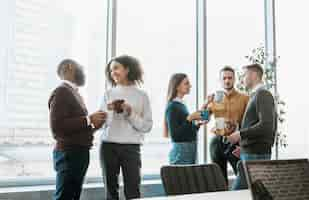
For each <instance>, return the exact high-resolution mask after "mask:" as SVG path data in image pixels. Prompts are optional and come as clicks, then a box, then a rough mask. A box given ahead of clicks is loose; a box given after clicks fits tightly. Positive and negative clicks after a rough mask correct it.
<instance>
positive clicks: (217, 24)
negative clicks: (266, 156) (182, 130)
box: [207, 0, 264, 161]
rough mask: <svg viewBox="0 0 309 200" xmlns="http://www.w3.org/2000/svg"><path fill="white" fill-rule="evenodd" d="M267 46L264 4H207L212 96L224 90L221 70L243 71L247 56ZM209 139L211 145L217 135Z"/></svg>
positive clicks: (212, 0)
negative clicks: (254, 50)
mask: <svg viewBox="0 0 309 200" xmlns="http://www.w3.org/2000/svg"><path fill="white" fill-rule="evenodd" d="M263 43H264V1H260V0H253V1H243V0H236V1H228V0H207V91H208V94H210V93H213V92H214V91H215V90H218V89H222V87H221V84H220V81H219V80H220V79H219V71H220V69H221V68H223V67H224V66H226V65H228V66H231V67H233V68H235V69H240V68H241V67H242V66H244V65H246V64H248V61H247V60H246V59H245V56H247V55H248V54H249V53H250V52H251V50H252V49H253V48H256V47H258V46H260V45H263ZM213 121H214V120H212V122H211V123H209V126H208V127H209V129H210V128H211V127H213V126H214V123H213ZM207 135H208V144H209V142H210V140H211V138H212V136H213V135H212V134H211V133H209V134H207ZM207 150H208V151H209V145H208V148H207ZM208 155H209V154H208ZM208 161H210V157H209V156H208Z"/></svg>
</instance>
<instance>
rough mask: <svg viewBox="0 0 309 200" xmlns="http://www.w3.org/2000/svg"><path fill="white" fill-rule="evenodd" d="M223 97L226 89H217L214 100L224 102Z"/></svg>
mask: <svg viewBox="0 0 309 200" xmlns="http://www.w3.org/2000/svg"><path fill="white" fill-rule="evenodd" d="M223 97H224V91H222V90H218V91H216V93H215V96H214V101H215V102H216V103H222V101H223Z"/></svg>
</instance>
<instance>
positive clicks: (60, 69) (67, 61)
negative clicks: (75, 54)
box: [57, 58, 79, 77]
mask: <svg viewBox="0 0 309 200" xmlns="http://www.w3.org/2000/svg"><path fill="white" fill-rule="evenodd" d="M69 65H75V66H79V64H78V63H77V62H76V61H75V60H73V59H70V58H66V59H64V60H62V61H61V62H60V63H59V64H58V67H57V74H58V76H59V77H61V76H63V74H64V72H65V71H66V70H67V69H66V68H67V67H68V66H69Z"/></svg>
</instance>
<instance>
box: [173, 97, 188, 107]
mask: <svg viewBox="0 0 309 200" xmlns="http://www.w3.org/2000/svg"><path fill="white" fill-rule="evenodd" d="M173 101H176V102H179V103H182V104H185V105H186V102H185V101H184V100H183V99H181V98H179V97H175V98H174V99H173Z"/></svg>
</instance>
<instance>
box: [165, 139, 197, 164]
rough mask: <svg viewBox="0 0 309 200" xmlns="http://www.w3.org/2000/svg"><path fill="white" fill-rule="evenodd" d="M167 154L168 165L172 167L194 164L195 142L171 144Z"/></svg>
mask: <svg viewBox="0 0 309 200" xmlns="http://www.w3.org/2000/svg"><path fill="white" fill-rule="evenodd" d="M172 145H173V147H172V149H171V151H170V153H169V163H170V164H173V165H177V164H179V165H185V164H195V162H196V142H195V141H194V142H173V143H172Z"/></svg>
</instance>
